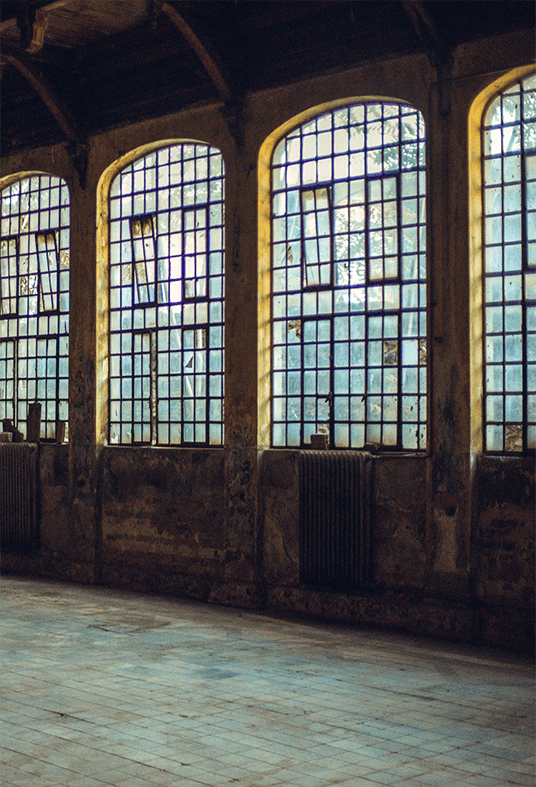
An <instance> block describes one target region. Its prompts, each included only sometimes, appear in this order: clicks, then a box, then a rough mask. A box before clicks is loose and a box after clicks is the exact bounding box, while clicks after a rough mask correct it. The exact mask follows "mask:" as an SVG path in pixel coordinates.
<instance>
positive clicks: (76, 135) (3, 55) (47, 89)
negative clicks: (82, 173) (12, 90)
mask: <svg viewBox="0 0 536 787" xmlns="http://www.w3.org/2000/svg"><path fill="white" fill-rule="evenodd" d="M0 60H1V61H2V62H4V63H9V65H11V66H13V68H16V69H17V71H18V72H19V73H20V74H21V75H22V76H23V77H24V79H25V80H26V81H27V82H28V84H30V85H31V86H32V88H33V89H34V90H35V92H36V93H37V95H38V96H39V98H40V99H41V101H42V102H43V103H44V104H45V106H46V107H47V108H48V109H49V111H50V112H51V113H52V115H53V117H54V118H55V120H56V122H57V124H58V126H59V127H60V129H61V131H62V133H63V136H64V137H65V138H66V140H67V141H68V142H71V143H73V144H76V143H80V142H83V139H82V135H81V134H80V131H79V130H78V128H77V126H76V123H75V122H74V120H73V119H72V117H71V115H70V113H69V111H68V110H67V109H66V107H65V106H63V102H62V101H61V100H60V98H59V97H58V96H57V95H56V93H55V91H54V89H53V88H52V87H51V86H50V85H49V84H48V83H47V82H46V80H45V79H44V77H43V75H42V73H41V70H40V69H38V68H36V66H35V65H34V64H33V63H32V61H31V60H30V59H29V58H28V57H27V56H26V55H25V54H24V52H22V51H20V50H18V49H17V50H15V49H14V48H12V47H10V46H8V45H7V44H4V45H3V46H2V50H1V51H0Z"/></svg>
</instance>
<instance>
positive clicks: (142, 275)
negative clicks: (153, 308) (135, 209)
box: [130, 216, 156, 304]
mask: <svg viewBox="0 0 536 787" xmlns="http://www.w3.org/2000/svg"><path fill="white" fill-rule="evenodd" d="M130 228H131V233H132V255H133V258H134V271H135V290H134V292H135V296H134V303H139V304H143V303H154V300H155V295H156V242H155V232H154V220H153V216H134V217H133V218H131V220H130Z"/></svg>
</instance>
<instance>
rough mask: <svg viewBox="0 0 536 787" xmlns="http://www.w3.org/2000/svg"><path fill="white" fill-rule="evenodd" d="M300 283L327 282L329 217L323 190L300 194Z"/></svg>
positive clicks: (319, 283) (315, 283) (325, 189)
mask: <svg viewBox="0 0 536 787" xmlns="http://www.w3.org/2000/svg"><path fill="white" fill-rule="evenodd" d="M302 223H303V244H304V255H303V256H304V284H305V286H306V287H318V286H326V285H327V284H329V282H330V280H331V216H330V203H329V194H328V190H327V188H317V189H311V190H308V191H302Z"/></svg>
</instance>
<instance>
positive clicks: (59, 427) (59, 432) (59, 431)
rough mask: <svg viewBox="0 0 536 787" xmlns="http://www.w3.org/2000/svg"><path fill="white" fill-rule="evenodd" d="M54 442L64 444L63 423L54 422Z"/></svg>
mask: <svg viewBox="0 0 536 787" xmlns="http://www.w3.org/2000/svg"><path fill="white" fill-rule="evenodd" d="M56 442H57V443H64V442H65V421H56Z"/></svg>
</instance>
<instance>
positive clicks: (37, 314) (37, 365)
mask: <svg viewBox="0 0 536 787" xmlns="http://www.w3.org/2000/svg"><path fill="white" fill-rule="evenodd" d="M0 202H1V214H2V217H1V239H0V291H1V311H0V418H1V419H10V420H12V421H13V422H14V424H15V426H16V427H17V428H18V429H19V430H21V431H22V432H25V431H26V423H27V416H28V407H29V405H30V404H31V403H33V402H39V403H40V404H41V438H42V439H54V438H55V436H56V434H57V425H58V423H59V422H64V423H65V424H67V421H68V386H69V190H68V187H67V184H66V183H65V182H64V181H63V180H61V179H60V178H58V177H54V176H53V175H46V174H31V175H29V176H26V177H20V178H17V179H16V180H11V182H10V183H9V185H7V186H5V187H4V188H3V189H2V190H1V192H0Z"/></svg>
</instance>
